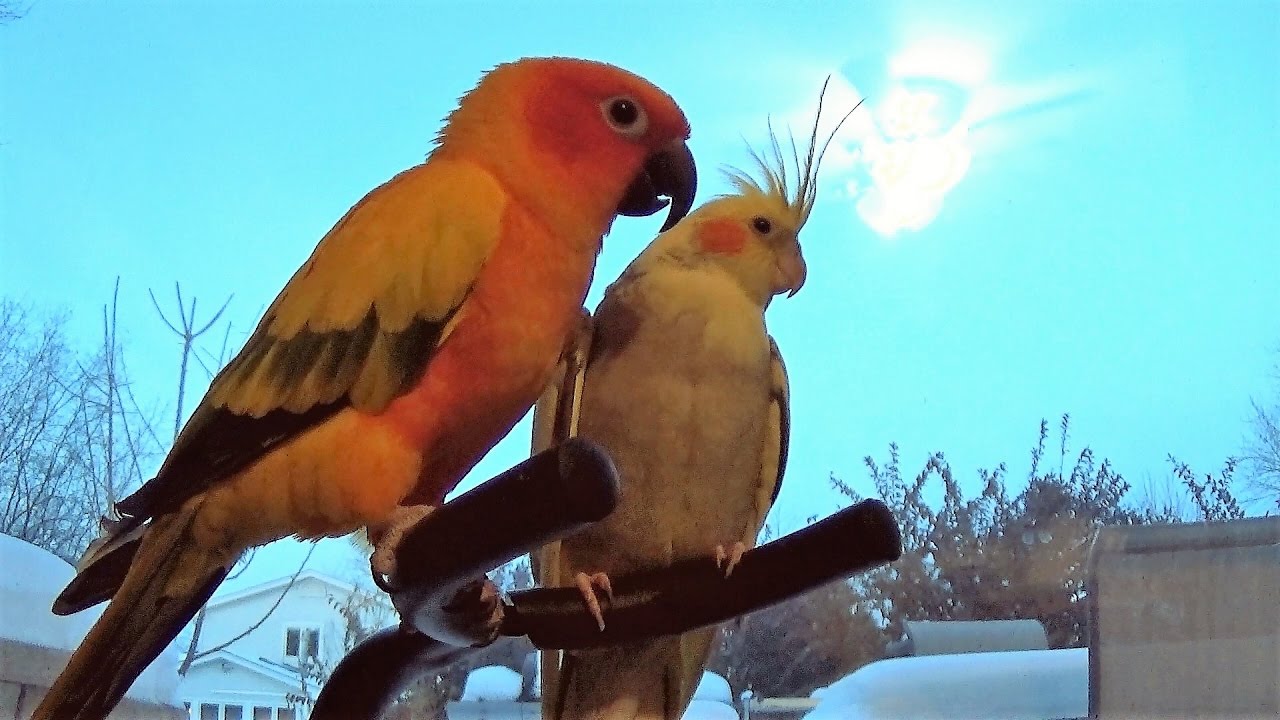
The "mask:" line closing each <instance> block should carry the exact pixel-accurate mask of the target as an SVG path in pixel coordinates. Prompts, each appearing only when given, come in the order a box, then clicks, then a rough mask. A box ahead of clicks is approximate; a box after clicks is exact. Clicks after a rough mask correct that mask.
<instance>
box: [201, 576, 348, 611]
mask: <svg viewBox="0 0 1280 720" xmlns="http://www.w3.org/2000/svg"><path fill="white" fill-rule="evenodd" d="M291 580H292V581H293V582H294V583H295V584H297V583H301V582H304V581H307V580H315V581H317V582H320V583H323V584H325V585H328V586H329V587H332V588H333V589H334V590H337V591H339V592H341V593H344V594H349V593H352V592H355V591H356V590H358V589H364V588H358V587H356V586H355V585H352V584H351V583H349V582H347V581H345V580H339V579H338V578H336V577H333V576H332V575H326V574H324V573H322V572H319V571H316V570H303V571H302V572H300V573H298V577H297V579H296V580H294V579H293V574H292V573H291V574H289V575H282V576H281V577H278V578H275V579H273V580H268V581H266V582H262V583H258V584H257V585H250V586H249V587H247V588H243V589H240V590H233V591H230V592H218V593H214V595H213V597H212V598H210V599H209V607H210V608H215V607H218V606H219V605H226V604H227V603H233V602H236V601H237V600H243V599H244V598H248V597H253V596H255V595H261V594H263V593H270V592H273V591H274V592H275V593H277V594H278V593H279V592H280V591H281V590H283V589H284V588H285V587H286V586H287V585H288V584H289V582H290V581H291Z"/></svg>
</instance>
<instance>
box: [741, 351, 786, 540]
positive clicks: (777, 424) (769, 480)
mask: <svg viewBox="0 0 1280 720" xmlns="http://www.w3.org/2000/svg"><path fill="white" fill-rule="evenodd" d="M766 412H767V413H768V414H769V417H768V418H767V420H766V425H765V436H764V444H763V446H762V447H761V454H760V484H759V485H758V486H757V490H756V502H755V508H756V515H755V517H754V518H753V520H754V523H753V524H752V526H751V528H749V534H750V540H748V541H744V542H747V544H748V545H751V544H753V543H754V541H755V538H756V535H758V534H759V532H760V528H761V527H763V526H764V519H765V517H766V516H767V515H768V514H769V510H770V509H772V508H773V503H774V502H775V501H777V499H778V493H779V492H781V491H782V477H783V475H784V474H786V469H787V452H788V450H789V448H790V445H791V383H790V382H789V381H788V379H787V366H786V365H785V364H784V363H783V362H782V353H781V351H779V350H778V344H777V343H776V342H774V340H773V337H772V336H770V337H769V404H768V406H767V407H766Z"/></svg>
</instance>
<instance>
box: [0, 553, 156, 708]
mask: <svg viewBox="0 0 1280 720" xmlns="http://www.w3.org/2000/svg"><path fill="white" fill-rule="evenodd" d="M0 567H3V568H4V570H5V571H4V572H0V608H3V612H0V651H3V653H2V654H4V655H5V661H6V662H0V679H8V676H9V675H11V674H14V673H17V672H19V671H22V672H25V673H27V674H26V675H24V676H23V677H24V678H25V682H31V683H39V684H42V685H44V686H45V687H48V686H49V685H51V684H52V683H53V679H54V677H56V676H57V671H59V670H61V669H62V666H63V665H65V664H66V657H67V656H68V655H70V654H71V652H72V651H74V650H75V649H76V647H77V646H78V645H79V644H80V641H81V640H83V639H84V636H85V635H86V634H87V633H88V632H89V628H90V627H91V626H92V625H93V623H94V621H96V620H97V619H98V618H99V617H101V616H102V611H103V610H104V609H105V605H100V606H97V607H92V608H88V609H86V610H82V611H80V612H78V613H76V614H74V615H68V616H65V617H63V616H58V615H54V614H53V613H52V612H51V611H50V610H49V607H50V606H51V605H52V604H53V599H54V598H55V597H57V596H58V593H60V592H62V588H63V587H64V586H65V585H66V584H67V583H68V582H70V580H71V578H73V577H75V574H76V571H75V569H74V568H72V567H71V565H70V564H68V563H67V562H66V561H65V560H63V559H62V558H59V557H58V556H56V555H54V554H53V553H51V552H49V551H47V550H44V549H43V548H39V547H36V546H35V545H32V544H31V543H29V542H26V541H25V540H20V539H18V538H15V537H11V536H9V535H3V534H0ZM29 648H43V649H45V650H46V651H47V652H41V653H40V654H41V655H42V656H47V657H48V658H49V660H50V662H48V663H44V664H41V665H39V666H36V664H35V663H33V662H32V657H33V656H32V654H31V651H29ZM10 653H12V654H10ZM19 657H20V658H22V660H21V663H23V664H22V665H20V664H19V663H18V662H15V661H14V658H19ZM10 662H13V665H12V668H11V667H10V665H9V663H10ZM11 669H12V671H13V672H9V671H10V670H11ZM177 670H178V649H177V648H176V647H174V645H173V644H172V643H170V644H168V645H166V646H165V648H164V649H163V650H162V651H161V652H160V655H159V657H157V658H156V660H155V662H153V663H152V664H151V665H150V666H148V667H147V668H146V669H145V670H143V672H142V674H141V675H140V676H139V677H138V680H137V682H135V683H134V684H133V686H132V687H130V688H129V691H128V692H127V693H125V697H127V698H130V699H133V700H138V701H141V702H149V703H157V704H172V703H173V699H174V698H173V694H174V688H175V687H176V686H177V684H178V672H177Z"/></svg>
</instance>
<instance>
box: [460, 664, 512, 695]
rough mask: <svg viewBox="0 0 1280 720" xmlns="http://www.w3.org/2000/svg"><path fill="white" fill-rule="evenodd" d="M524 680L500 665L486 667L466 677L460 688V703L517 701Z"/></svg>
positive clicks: (473, 671)
mask: <svg viewBox="0 0 1280 720" xmlns="http://www.w3.org/2000/svg"><path fill="white" fill-rule="evenodd" d="M523 684H524V679H523V678H522V677H520V673H518V672H516V671H515V670H512V669H511V668H509V667H505V666H502V665H486V666H484V667H479V668H476V669H475V670H472V671H471V673H470V674H468V675H467V681H466V684H465V685H463V687H462V698H461V699H462V701H464V702H465V701H467V700H508V701H511V700H517V699H519V698H520V687H521V685H523Z"/></svg>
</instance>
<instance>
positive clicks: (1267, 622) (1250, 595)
mask: <svg viewBox="0 0 1280 720" xmlns="http://www.w3.org/2000/svg"><path fill="white" fill-rule="evenodd" d="M1092 566H1093V567H1092V572H1091V588H1090V596H1091V597H1090V600H1091V603H1092V606H1093V609H1094V612H1093V618H1092V625H1091V628H1090V633H1091V636H1092V637H1091V639H1090V707H1091V710H1092V711H1093V712H1094V713H1095V714H1096V717H1098V718H1107V719H1109V718H1126V720H1127V719H1128V718H1144V717H1178V718H1191V717H1213V718H1221V717H1237V718H1245V717H1247V718H1254V717H1258V718H1262V717H1265V718H1277V717H1280V518H1253V519H1249V520H1240V521H1232V522H1230V523H1196V524H1187V525H1181V526H1154V527H1137V528H1107V529H1105V530H1103V531H1102V532H1101V533H1100V534H1099V537H1098V541H1097V543H1096V544H1095V547H1094V551H1093V558H1092Z"/></svg>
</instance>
